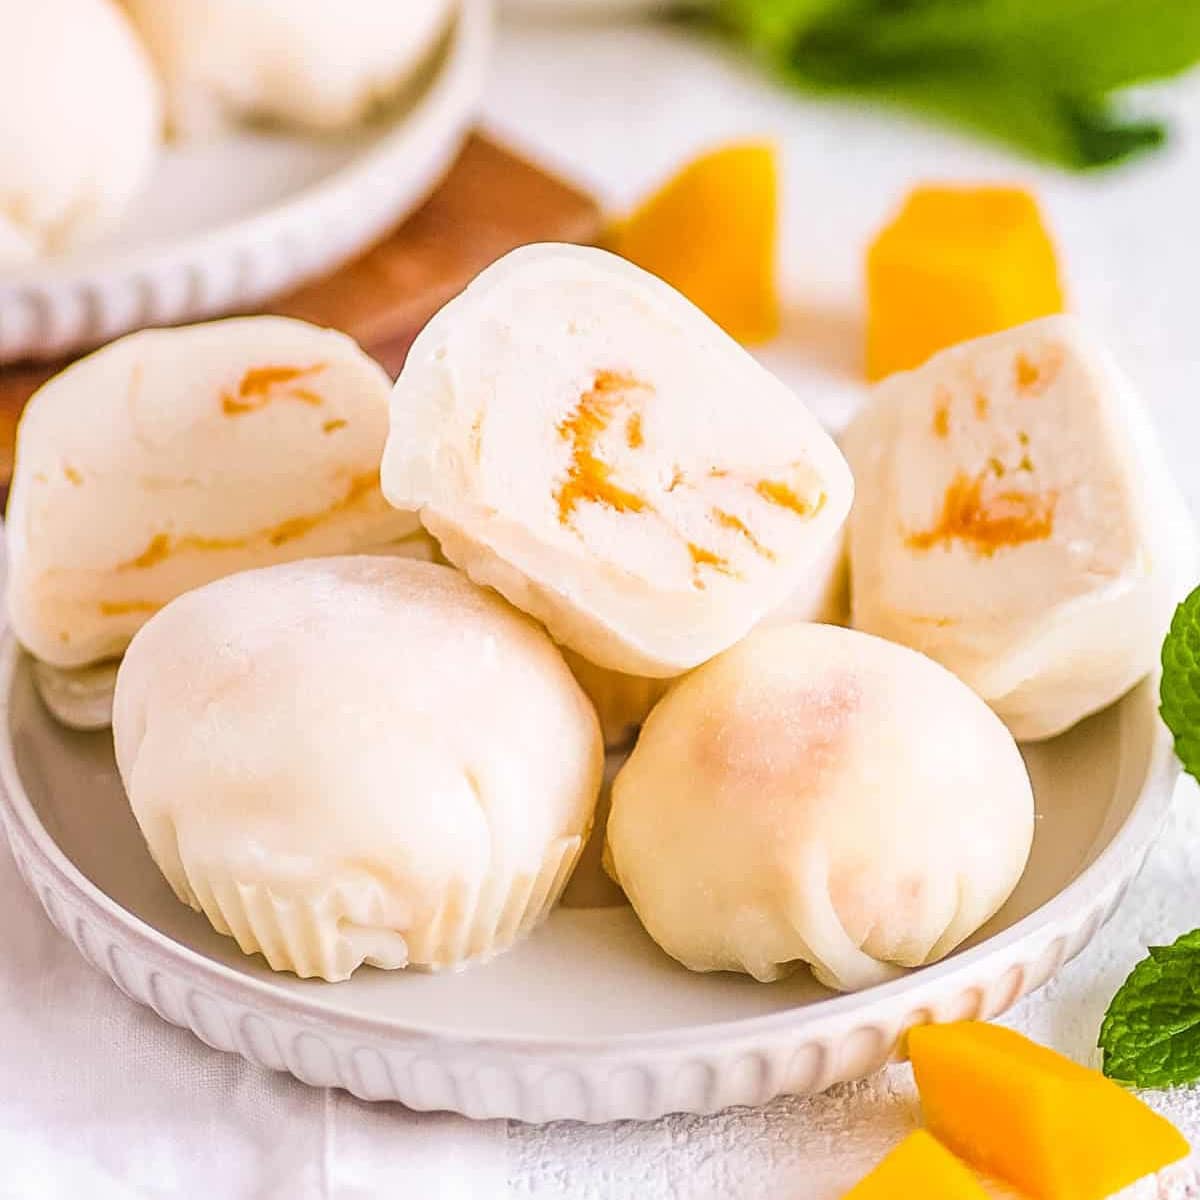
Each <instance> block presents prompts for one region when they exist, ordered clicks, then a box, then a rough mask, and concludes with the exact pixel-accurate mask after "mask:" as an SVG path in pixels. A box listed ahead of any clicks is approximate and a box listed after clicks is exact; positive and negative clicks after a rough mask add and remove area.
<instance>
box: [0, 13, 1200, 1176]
mask: <svg viewBox="0 0 1200 1200" xmlns="http://www.w3.org/2000/svg"><path fill="white" fill-rule="evenodd" d="M1156 103H1158V104H1159V105H1160V106H1163V105H1165V106H1166V107H1168V108H1172V109H1174V110H1175V112H1176V114H1177V117H1178V119H1179V120H1178V129H1177V135H1178V136H1177V139H1176V142H1175V144H1174V147H1173V149H1172V150H1171V151H1170V152H1169V153H1167V154H1164V155H1161V156H1159V157H1157V158H1154V159H1149V160H1146V161H1145V162H1143V163H1141V164H1139V165H1137V166H1133V167H1130V168H1129V169H1128V170H1126V171H1122V172H1117V173H1115V174H1112V175H1109V176H1098V177H1095V178H1091V179H1078V178H1074V177H1066V176H1062V175H1058V174H1054V173H1051V172H1043V171H1039V170H1036V169H1032V168H1030V167H1028V166H1027V165H1026V164H1024V163H1021V162H1016V161H1014V160H1012V159H1010V158H1008V157H1006V156H1004V155H1002V154H999V153H995V152H993V151H991V150H988V149H986V148H983V147H980V146H977V145H974V144H969V143H966V142H962V141H959V140H957V139H955V138H953V137H951V136H948V135H944V134H941V133H938V132H936V131H931V130H929V129H927V128H925V127H921V126H910V125H909V124H908V123H906V122H904V121H902V120H899V119H895V118H888V117H881V116H875V115H872V114H869V113H866V112H864V111H861V110H856V109H853V108H847V107H842V106H823V105H818V104H816V103H814V102H811V101H805V100H803V99H797V98H795V97H794V96H791V95H788V94H784V93H781V92H779V91H777V90H775V89H774V88H772V87H771V86H769V85H768V84H766V83H764V82H762V81H761V80H760V79H758V78H757V77H756V76H754V75H753V74H751V73H750V72H749V71H747V70H745V69H744V68H742V67H741V66H738V65H736V64H734V63H732V62H730V61H728V60H725V59H723V58H722V57H721V56H720V55H719V54H718V53H716V52H715V51H713V50H712V49H710V48H708V47H705V46H703V45H701V44H699V43H697V42H694V41H689V40H687V39H685V38H684V37H683V36H682V35H680V34H677V33H669V32H663V31H656V30H651V29H643V28H637V27H633V26H630V27H620V26H608V27H603V26H596V27H585V28H570V27H557V28H555V27H545V28H539V27H536V26H533V25H529V26H514V27H511V28H508V29H506V30H504V31H503V32H502V35H501V40H500V45H499V56H498V62H497V66H496V73H495V78H494V81H493V86H492V89H491V93H490V100H489V107H488V113H489V116H490V119H491V122H492V124H493V125H494V126H495V127H496V128H497V130H498V131H499V132H501V133H502V134H504V135H506V136H510V137H511V138H513V139H514V140H516V141H517V142H518V144H521V143H523V144H525V145H526V146H527V147H529V148H531V149H533V150H534V151H535V152H537V153H538V154H540V155H541V156H542V157H544V158H546V159H548V160H549V161H550V162H551V163H557V164H559V165H561V166H562V167H564V168H565V169H567V170H568V171H570V172H571V173H573V174H574V175H575V176H577V177H578V178H580V179H582V180H583V181H584V182H585V183H587V184H589V185H590V186H593V187H594V188H596V189H597V190H598V191H599V192H600V194H601V195H602V196H604V197H605V198H606V199H607V200H609V201H611V202H614V203H617V204H625V203H628V202H629V201H631V200H632V199H633V198H634V197H636V196H637V195H638V194H640V193H641V192H642V191H643V190H644V189H645V188H647V187H648V186H650V185H651V184H652V183H653V182H654V181H655V180H657V179H658V178H660V177H661V176H662V175H663V174H664V173H665V172H667V171H668V170H669V169H670V168H671V167H672V166H673V165H675V164H676V163H677V162H678V161H679V160H680V159H681V158H682V157H684V156H685V155H687V154H688V153H690V152H692V151H693V150H695V149H698V148H700V147H702V146H705V145H708V144H711V143H712V142H714V141H717V140H719V139H721V138H723V137H728V136H733V135H739V134H752V135H759V134H764V133H765V134H768V135H771V136H774V137H775V138H776V139H777V140H778V141H779V143H780V147H781V151H782V154H783V158H784V161H785V164H786V167H787V171H788V181H789V200H788V205H787V213H788V220H787V228H786V231H785V239H784V256H783V257H784V263H785V269H786V274H787V275H788V277H789V282H790V290H791V293H792V294H793V295H794V296H795V297H796V298H797V305H796V311H795V315H794V320H793V322H792V327H791V328H790V330H789V332H788V335H787V336H786V337H785V338H784V339H783V340H782V342H781V343H780V345H779V346H776V347H773V348H772V349H771V350H770V351H769V352H768V353H767V354H766V356H765V357H766V358H767V359H768V361H769V362H771V364H772V365H773V366H775V367H776V368H777V369H779V370H780V371H781V373H783V374H784V375H785V377H786V378H788V379H789V381H791V382H792V383H794V384H795V386H796V387H797V389H798V390H800V391H801V392H802V394H804V396H805V398H806V399H807V400H809V401H810V402H811V403H812V404H813V405H814V407H815V408H817V410H818V411H820V412H822V414H823V415H825V416H826V417H827V418H828V419H830V420H831V421H833V422H835V423H836V422H837V421H839V420H840V419H841V418H843V417H844V415H845V413H846V412H847V411H848V409H849V407H850V406H851V404H852V403H853V401H854V398H855V397H856V395H857V393H858V388H859V386H860V385H859V383H858V376H857V375H856V371H857V362H856V355H857V353H858V350H857V347H858V341H857V337H858V333H857V322H858V320H859V318H858V316H857V315H856V313H857V304H858V301H857V291H856V287H857V284H856V280H857V273H858V270H859V264H860V261H861V254H862V249H863V245H864V242H865V239H866V238H867V237H868V236H869V234H870V232H871V230H872V229H873V228H874V227H875V226H876V225H877V224H878V223H879V221H880V220H881V219H882V218H883V216H884V214H885V213H886V211H887V210H888V209H890V208H891V207H892V206H893V205H894V204H895V203H896V202H897V200H898V199H899V198H900V196H901V194H902V192H903V190H904V188H905V187H907V186H908V185H909V184H910V183H911V182H913V181H915V180H918V179H924V178H951V179H978V178H1004V179H1012V178H1018V179H1024V180H1032V181H1033V182H1034V184H1035V185H1036V186H1037V188H1038V190H1039V193H1040V194H1041V195H1042V196H1043V197H1044V199H1045V201H1046V206H1047V210H1048V212H1049V216H1050V219H1051V222H1052V224H1053V225H1054V228H1055V231H1056V234H1057V236H1058V239H1059V244H1060V245H1061V246H1062V249H1063V253H1064V259H1065V262H1066V265H1067V267H1068V273H1069V276H1070V282H1071V292H1072V297H1073V300H1074V302H1075V307H1076V308H1077V309H1078V310H1080V311H1082V312H1083V313H1084V315H1085V316H1087V317H1089V318H1090V319H1091V320H1092V321H1093V322H1094V323H1095V324H1096V325H1097V326H1098V327H1099V328H1100V330H1101V331H1102V332H1103V333H1104V334H1105V335H1106V336H1108V337H1109V338H1110V340H1111V341H1112V342H1113V344H1114V348H1115V349H1116V351H1117V353H1118V355H1119V356H1120V358H1121V359H1122V360H1123V361H1124V362H1125V363H1126V365H1127V366H1128V368H1129V370H1130V371H1131V373H1132V374H1133V375H1134V377H1135V379H1136V380H1137V381H1138V382H1139V383H1140V384H1141V386H1142V387H1143V389H1144V390H1145V393H1146V395H1147V396H1148V397H1149V398H1150V400H1151V403H1152V406H1153V408H1154V411H1155V415H1156V417H1157V419H1158V421H1159V423H1160V426H1161V427H1163V428H1164V430H1165V431H1166V432H1167V434H1168V446H1167V449H1168V454H1169V455H1170V456H1171V458H1172V460H1173V463H1174V465H1175V467H1176V469H1177V471H1178V473H1179V475H1180V478H1181V479H1182V481H1183V483H1184V485H1185V487H1186V488H1187V489H1188V492H1189V498H1190V500H1191V501H1192V502H1193V505H1195V504H1196V502H1197V501H1200V477H1198V473H1197V472H1196V471H1195V469H1194V466H1193V462H1194V458H1195V452H1196V447H1197V445H1198V444H1200V415H1198V414H1200V333H1198V326H1200V317H1198V316H1197V312H1198V311H1200V306H1198V305H1197V299H1196V289H1197V287H1198V285H1200V236H1197V233H1196V230H1195V224H1196V215H1195V214H1196V196H1197V194H1200V80H1192V81H1188V82H1186V83H1184V84H1182V85H1179V86H1176V87H1174V88H1172V89H1171V90H1170V91H1168V92H1167V93H1166V94H1165V95H1164V96H1163V97H1157V98H1156ZM1197 880H1200V797H1198V796H1197V793H1196V789H1195V787H1194V786H1193V785H1191V784H1190V783H1187V784H1185V785H1183V787H1182V788H1181V789H1180V793H1179V794H1178V796H1177V797H1176V804H1175V809H1174V812H1173V815H1172V818H1171V820H1170V822H1169V823H1168V825H1167V827H1166V828H1165V829H1164V831H1163V834H1162V836H1161V837H1160V839H1159V841H1158V843H1157V845H1156V848H1155V849H1154V851H1153V852H1152V854H1151V856H1150V858H1149V860H1148V861H1147V864H1146V867H1145V869H1144V870H1143V872H1142V875H1141V876H1140V878H1139V880H1138V881H1137V883H1136V884H1135V886H1134V887H1133V888H1132V889H1131V891H1130V893H1129V895H1128V897H1127V899H1126V901H1125V903H1124V905H1123V906H1122V908H1121V910H1120V911H1119V913H1118V914H1117V916H1116V917H1115V918H1114V920H1113V921H1112V922H1111V923H1110V925H1109V926H1108V927H1107V928H1106V929H1105V930H1104V931H1103V932H1102V933H1101V934H1100V935H1099V937H1098V938H1097V940H1096V942H1095V943H1094V944H1093V946H1092V947H1091V948H1090V949H1089V950H1087V951H1086V952H1085V953H1084V954H1083V955H1082V956H1080V958H1079V959H1077V960H1076V961H1075V962H1074V963H1073V964H1071V965H1070V966H1069V967H1067V968H1066V969H1065V970H1064V971H1063V972H1062V974H1061V975H1060V976H1059V977H1058V978H1057V979H1056V980H1055V981H1054V982H1053V983H1052V984H1051V985H1050V986H1049V987H1047V988H1045V989H1044V990H1043V991H1042V992H1041V993H1039V994H1038V995H1037V996H1035V997H1033V998H1031V999H1029V1000H1027V1001H1025V1002H1023V1003H1022V1004H1021V1005H1020V1006H1019V1007H1018V1008H1017V1009H1016V1010H1015V1011H1014V1012H1013V1013H1012V1014H1011V1016H1010V1018H1009V1021H1010V1023H1011V1024H1013V1025H1014V1026H1016V1027H1017V1028H1020V1029H1022V1030H1025V1031H1026V1032H1028V1033H1030V1034H1032V1035H1033V1036H1034V1037H1036V1038H1037V1039H1039V1040H1041V1041H1044V1042H1047V1043H1048V1044H1050V1045H1053V1046H1055V1047H1057V1048H1058V1049H1060V1050H1063V1051H1065V1052H1066V1053H1068V1054H1071V1055H1073V1056H1074V1057H1077V1058H1079V1059H1081V1060H1085V1061H1086V1060H1088V1059H1089V1056H1091V1055H1092V1054H1093V1053H1094V1051H1093V1046H1094V1042H1095V1036H1096V1031H1097V1028H1098V1025H1099V1020H1100V1017H1101V1015H1102V1013H1103V1011H1104V1008H1105V1006H1106V1004H1107V1002H1108V999H1109V997H1110V996H1111V995H1112V993H1113V991H1114V989H1115V988H1116V987H1117V986H1118V984H1119V983H1120V981H1121V980H1122V979H1123V978H1124V976H1125V974H1126V972H1127V971H1128V970H1129V968H1130V967H1131V966H1132V965H1133V963H1134V962H1135V961H1136V960H1137V959H1138V958H1140V957H1141V956H1142V955H1143V954H1144V952H1145V947H1146V946H1147V945H1148V944H1151V943H1158V942H1167V941H1171V940H1172V939H1173V938H1174V937H1175V936H1177V935H1178V934H1179V933H1181V932H1183V931H1185V930H1187V929H1191V928H1193V927H1194V926H1197V925H1200V886H1198V884H1197ZM0 908H2V911H3V913H4V918H3V931H4V932H3V950H4V953H3V955H0V1200H10V1198H12V1200H60V1198H63V1200H65V1198H68V1197H70V1198H71V1200H75V1198H80V1200H135V1198H136V1200H141V1198H143V1197H152V1198H155V1200H157V1198H160V1197H183V1198H186V1200H192V1198H198V1200H208V1198H210V1197H211V1198H213V1200H367V1198H368V1197H386V1198H388V1200H392V1198H393V1197H394V1198H397V1200H408V1198H410V1197H411V1198H412V1200H426V1198H428V1200H460V1198H461V1200H503V1198H504V1197H508V1196H513V1197H530V1196H536V1197H548V1198H558V1197H570V1198H572V1200H624V1198H626V1197H629V1198H633V1197H636V1198H637V1200H707V1198H709V1197H711V1198H713V1200H716V1198H718V1197H720V1198H721V1200H776V1198H778V1200H792V1198H797V1200H835V1198H836V1197H837V1196H839V1195H840V1194H841V1193H842V1191H844V1190H845V1189H846V1188H847V1187H849V1186H850V1185H851V1184H852V1183H853V1182H854V1181H855V1180H856V1179H857V1178H858V1177H859V1176H860V1175H862V1174H863V1173H864V1172H865V1171H866V1170H867V1169H868V1168H869V1167H870V1166H871V1165H873V1163H874V1162H875V1161H876V1160H877V1159H878V1158H879V1157H880V1156H881V1155H882V1154H883V1153H884V1152H885V1151H886V1150H887V1149H888V1148H889V1147H890V1146H891V1145H892V1144H894V1143H895V1142H896V1141H897V1140H899V1138H900V1137H902V1136H903V1135H904V1134H905V1133H907V1132H908V1131H909V1130H910V1129H911V1128H913V1127H914V1125H915V1124H916V1121H917V1114H916V1108H915V1105H914V1102H913V1095H912V1086H911V1073H910V1072H909V1070H908V1068H906V1067H896V1068H893V1069H891V1070H889V1071H887V1072H885V1073H882V1074H880V1075H878V1076H876V1077H874V1078H873V1079H870V1080H866V1081H864V1082H862V1083H859V1084H855V1085H850V1086H845V1087H838V1088H835V1089H833V1090H832V1091H831V1092H829V1093H827V1094H826V1095H824V1096H820V1097H815V1098H812V1099H808V1100H796V1099H783V1100H779V1101H776V1102H775V1103H774V1104H771V1105H768V1106H767V1107H766V1108H764V1109H761V1110H757V1111H746V1110H738V1111H733V1112H728V1113H723V1114H719V1115H717V1116H715V1117H709V1118H699V1117H669V1118H666V1119H664V1120H662V1121H658V1122H655V1123H652V1124H648V1125H635V1124H631V1123H623V1124H618V1125H611V1126H603V1127H598V1128H587V1127H583V1126H579V1125H566V1124H561V1125H552V1126H547V1127H541V1128H539V1127H533V1126H522V1125H517V1124H513V1125H508V1124H506V1123H505V1122H488V1123H482V1124H480V1123H473V1122H469V1121H466V1120H462V1119H459V1118H456V1117H451V1116H424V1115H419V1114H414V1113H410V1112H407V1111H406V1110H404V1109H402V1108H400V1107H399V1106H398V1105H376V1106H372V1105H367V1104H363V1103H360V1102H359V1101H356V1100H354V1099H353V1098H351V1097H349V1096H347V1095H344V1094H342V1093H337V1092H324V1091H319V1090H314V1089H311V1088H307V1087H305V1086H304V1085H302V1084H300V1083H296V1082H294V1081H292V1080H291V1079H289V1078H288V1077H286V1076H282V1075H275V1074H271V1073H268V1072H265V1071H261V1070H259V1069H258V1068H255V1067H251V1066H249V1065H248V1064H246V1063H244V1062H242V1061H241V1060H240V1059H238V1058H236V1057H234V1056H231V1055H224V1054H219V1053H217V1052H215V1051H212V1050H209V1049H208V1048H207V1047H205V1046H203V1045H201V1044H200V1043H199V1042H197V1041H196V1040H194V1039H193V1038H192V1037H191V1036H190V1035H189V1034H187V1033H184V1032H182V1031H180V1030H177V1029H174V1028H172V1027H171V1026H168V1025H165V1024H164V1023H162V1022H161V1021H160V1020H159V1019H158V1018H157V1017H156V1016H155V1015H154V1014H153V1013H152V1012H150V1011H149V1010H147V1009H144V1008H141V1007H139V1006H137V1005H135V1004H133V1003H132V1002H131V1001H129V1000H127V999H126V998H125V997H124V996H123V995H121V993H119V992H118V991H117V990H116V989H115V988H114V987H113V986H112V985H111V984H110V983H109V982H108V980H107V979H105V978H104V977H102V976H101V975H99V974H97V973H96V972H94V971H92V969H91V968H89V967H87V966H86V965H85V964H84V962H83V960H82V959H81V958H79V956H78V955H77V954H76V952H75V950H74V948H73V947H72V946H70V944H69V943H68V942H67V941H66V940H65V939H63V938H62V937H61V936H60V935H59V934H58V933H57V932H55V930H54V929H53V928H52V927H51V926H50V924H49V922H48V921H47V920H46V918H45V917H44V916H43V914H42V912H41V909H40V908H39V907H38V905H37V902H36V901H35V900H34V899H33V897H32V896H30V895H29V894H28V893H27V892H26V891H25V889H24V886H23V885H22V883H21V881H20V879H19V878H18V877H17V874H16V871H15V869H14V867H13V863H12V859H11V857H10V856H9V853H8V850H7V848H6V847H3V846H0ZM1149 1098H1150V1100H1151V1102H1152V1103H1153V1104H1154V1105H1155V1106H1156V1107H1158V1108H1160V1109H1161V1110H1162V1111H1164V1112H1165V1113H1166V1114H1167V1115H1168V1116H1170V1117H1171V1119H1172V1120H1174V1121H1175V1122H1176V1123H1177V1124H1178V1125H1179V1127H1180V1128H1181V1129H1182V1130H1183V1132H1184V1133H1185V1134H1187V1135H1188V1137H1189V1138H1191V1139H1192V1141H1193V1143H1194V1144H1195V1145H1197V1146H1200V1089H1196V1088H1192V1089H1184V1090H1181V1091H1177V1092H1173V1093H1161V1094H1156V1095H1153V1096H1151V1097H1149ZM1133 1194H1134V1195H1137V1196H1141V1197H1150V1196H1170V1197H1184V1196H1200V1181H1198V1179H1197V1175H1196V1172H1195V1170H1194V1168H1193V1166H1192V1165H1191V1164H1187V1165H1185V1166H1183V1167H1182V1168H1180V1169H1178V1170H1174V1171H1172V1172H1169V1173H1167V1174H1166V1175H1165V1176H1164V1178H1163V1179H1161V1180H1159V1181H1147V1182H1146V1183H1144V1184H1142V1185H1139V1186H1138V1187H1137V1188H1136V1189H1134V1193H1133Z"/></svg>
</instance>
